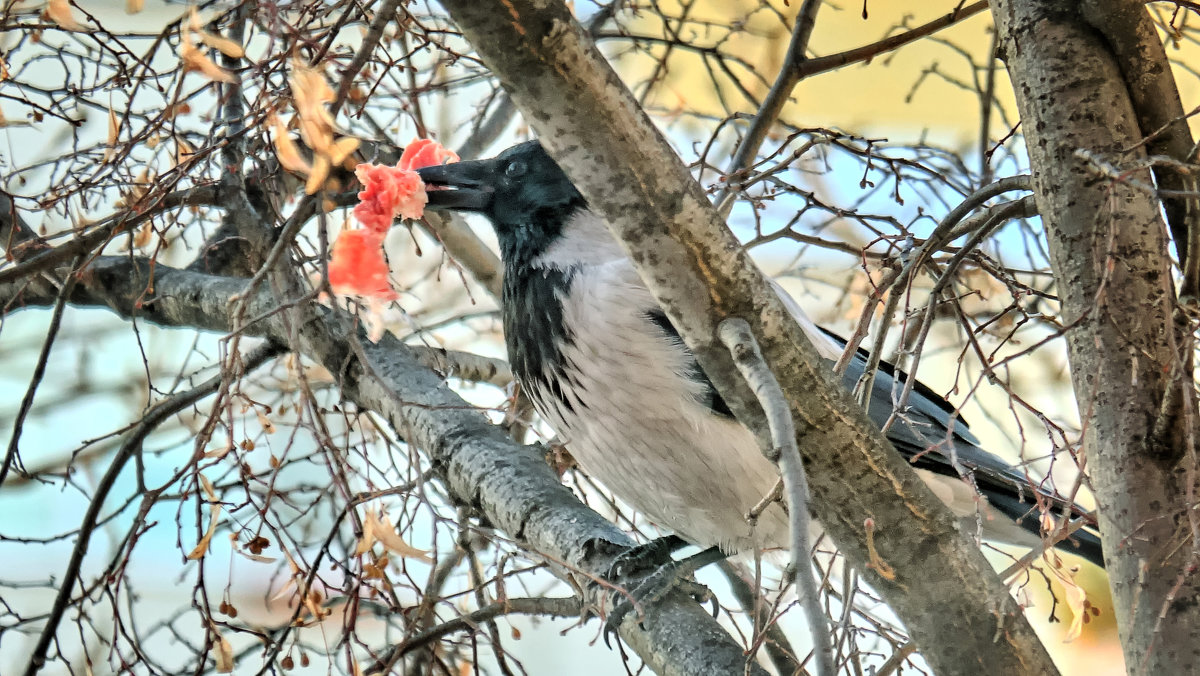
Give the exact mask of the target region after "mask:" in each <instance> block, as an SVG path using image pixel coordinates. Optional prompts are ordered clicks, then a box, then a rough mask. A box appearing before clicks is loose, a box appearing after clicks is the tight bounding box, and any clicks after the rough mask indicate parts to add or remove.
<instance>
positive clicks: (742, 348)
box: [717, 317, 836, 676]
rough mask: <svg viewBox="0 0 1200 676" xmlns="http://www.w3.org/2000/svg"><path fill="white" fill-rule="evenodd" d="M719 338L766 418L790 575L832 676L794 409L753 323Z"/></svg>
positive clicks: (766, 445) (728, 325)
mask: <svg viewBox="0 0 1200 676" xmlns="http://www.w3.org/2000/svg"><path fill="white" fill-rule="evenodd" d="M717 334H718V335H719V336H720V338H721V342H722V343H724V345H725V347H727V348H729V352H730V354H732V355H733V360H734V363H735V364H736V365H737V368H738V371H739V372H740V373H741V374H742V377H743V378H745V379H746V382H747V383H748V384H749V385H750V388H751V389H752V390H753V391H754V395H755V397H757V398H758V403H759V405H761V406H762V409H763V413H764V414H765V415H766V419H767V426H768V430H766V434H765V435H763V434H758V435H757V436H759V443H760V444H761V445H762V446H763V449H764V454H765V455H766V456H767V457H768V458H769V459H770V460H771V461H772V462H775V463H777V464H778V465H779V471H780V474H781V475H782V476H783V484H784V487H785V490H786V492H787V504H788V508H789V510H788V525H789V527H790V530H791V548H792V560H791V562H790V563H789V564H788V572H789V573H790V574H791V575H793V576H795V577H796V580H797V585H798V586H799V587H800V605H801V606H802V607H803V608H804V615H805V616H806V617H807V618H808V630H809V632H810V633H811V634H812V642H813V652H814V654H815V655H816V662H817V673H818V674H819V675H820V676H833V674H834V673H836V672H835V671H834V663H833V646H832V644H831V643H830V634H831V633H832V630H831V629H830V627H829V620H828V618H827V617H826V616H825V613H824V611H822V610H821V597H820V590H819V588H818V587H817V576H816V571H815V570H814V569H813V562H812V555H811V554H810V552H811V551H812V542H810V541H809V537H808V534H809V521H810V517H809V515H808V478H807V477H806V476H805V473H804V463H803V462H802V461H801V459H800V449H799V447H797V446H796V430H795V425H794V423H793V421H792V411H791V408H790V407H789V405H788V401H787V398H786V397H785V396H784V394H783V390H782V389H781V388H780V387H779V381H778V380H776V379H775V374H773V373H771V369H770V367H769V366H767V362H766V360H765V359H764V358H763V355H762V351H761V350H760V349H759V348H758V341H757V340H755V338H754V333H753V332H752V331H751V330H750V324H748V323H747V322H746V320H744V319H740V318H736V317H733V318H729V319H726V320H724V321H722V322H721V323H720V325H719V326H718V327H717ZM758 432H762V430H759V431H758ZM764 437H765V438H764Z"/></svg>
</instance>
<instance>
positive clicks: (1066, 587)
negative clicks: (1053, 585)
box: [1043, 552, 1088, 643]
mask: <svg viewBox="0 0 1200 676" xmlns="http://www.w3.org/2000/svg"><path fill="white" fill-rule="evenodd" d="M1043 557H1044V558H1045V560H1046V563H1047V564H1048V565H1049V567H1050V572H1051V573H1052V574H1053V575H1054V577H1055V579H1057V580H1058V582H1059V584H1061V585H1062V587H1063V594H1064V596H1066V602H1067V607H1068V608H1070V609H1071V614H1072V615H1073V616H1074V617H1073V619H1072V620H1071V626H1070V627H1069V628H1068V629H1067V635H1066V637H1065V638H1063V642H1064V643H1070V642H1071V641H1074V640H1075V639H1077V638H1079V635H1080V634H1082V633H1083V623H1084V622H1085V621H1086V618H1088V598H1087V592H1086V591H1084V589H1083V587H1080V586H1079V584H1078V583H1077V582H1075V573H1076V572H1077V571H1076V570H1073V569H1072V570H1068V569H1067V568H1066V566H1065V565H1064V564H1063V562H1062V559H1060V558H1059V557H1058V555H1057V554H1055V553H1054V552H1047V553H1046V554H1044V555H1043Z"/></svg>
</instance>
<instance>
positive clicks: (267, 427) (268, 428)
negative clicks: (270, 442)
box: [254, 409, 275, 434]
mask: <svg viewBox="0 0 1200 676" xmlns="http://www.w3.org/2000/svg"><path fill="white" fill-rule="evenodd" d="M254 414H255V415H257V416H258V424H259V425H262V428H263V431H264V432H266V433H267V434H275V423H273V422H271V419H270V418H268V417H267V416H266V414H265V413H263V412H262V411H259V410H257V409H255V411H254Z"/></svg>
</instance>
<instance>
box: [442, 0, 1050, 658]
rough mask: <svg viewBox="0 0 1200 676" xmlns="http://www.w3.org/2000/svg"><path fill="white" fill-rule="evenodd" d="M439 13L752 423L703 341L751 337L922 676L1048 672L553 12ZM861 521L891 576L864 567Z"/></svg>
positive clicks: (600, 65) (828, 501)
mask: <svg viewBox="0 0 1200 676" xmlns="http://www.w3.org/2000/svg"><path fill="white" fill-rule="evenodd" d="M443 5H444V6H445V7H446V8H447V9H448V10H449V11H450V13H451V15H452V16H453V17H454V19H455V21H456V22H457V23H458V25H459V27H460V28H461V30H462V31H463V34H464V35H465V36H466V38H467V39H468V40H469V41H470V42H471V44H472V46H474V47H475V49H476V51H477V52H478V53H479V55H480V56H481V58H482V59H483V60H484V61H485V63H487V65H488V66H489V67H490V68H491V69H492V70H493V72H494V73H495V74H496V76H497V77H498V78H499V80H500V82H501V83H502V84H503V85H504V87H505V89H506V90H507V91H508V92H509V94H510V96H512V98H513V100H514V101H515V102H516V103H517V105H518V107H519V108H520V109H521V110H522V112H523V113H524V114H525V117H526V119H527V120H528V121H529V123H530V124H531V126H532V127H533V128H534V129H535V130H536V131H537V132H538V135H539V136H540V137H541V139H542V142H543V144H544V145H545V146H546V147H547V149H548V150H549V151H550V153H551V155H553V156H554V157H555V158H556V159H557V160H558V161H559V162H560V164H562V165H563V166H564V168H565V169H566V170H567V172H568V174H570V175H571V177H572V178H573V179H574V180H575V182H576V185H577V186H578V187H579V189H580V190H581V191H582V192H583V194H584V196H585V197H587V199H588V201H589V204H590V205H591V207H592V208H593V209H595V210H596V211H598V212H600V213H601V214H603V215H604V216H605V217H606V218H607V219H608V221H609V223H610V225H611V226H612V228H613V230H614V232H615V234H616V235H617V236H618V238H619V239H620V240H621V241H623V242H624V244H625V245H626V247H627V248H628V250H629V252H630V254H631V256H632V257H633V260H634V262H635V264H636V265H637V267H638V270H639V272H640V273H641V275H642V277H643V279H644V280H645V281H646V283H647V284H648V285H649V287H650V289H651V291H652V292H653V293H654V295H655V298H656V299H657V300H658V301H659V302H660V303H661V304H662V306H663V308H664V309H665V311H666V312H667V314H668V316H669V317H670V319H671V321H672V322H673V323H674V324H675V325H676V326H677V327H679V328H680V330H681V332H682V333H683V335H684V337H685V339H686V340H687V342H688V345H689V346H690V347H691V348H692V349H693V350H694V351H695V352H696V354H697V355H698V357H699V359H700V361H701V364H702V365H703V367H704V368H705V370H706V372H707V373H708V374H709V375H710V377H712V379H713V380H714V382H715V383H716V384H717V386H718V388H719V389H720V391H721V393H722V395H723V396H725V397H726V400H727V401H729V402H730V403H731V405H732V406H733V408H734V410H735V412H736V413H737V414H738V416H739V418H741V419H742V420H744V421H747V422H749V423H750V424H751V425H752V426H757V425H761V424H762V422H761V411H758V410H757V407H756V404H755V402H754V398H753V396H752V394H751V393H750V392H749V390H748V388H747V387H746V386H745V384H744V383H743V382H742V381H741V379H740V377H739V376H738V374H737V371H736V370H735V368H734V366H733V364H732V361H731V359H730V356H729V354H728V353H727V351H726V350H725V349H724V348H723V347H722V345H721V343H720V342H719V340H718V338H717V331H716V326H717V325H718V324H719V323H720V322H721V321H722V320H723V319H726V318H728V317H742V318H744V319H746V320H748V321H749V322H750V324H751V325H752V326H753V327H754V330H755V334H756V337H757V339H758V341H759V343H760V344H761V345H762V347H763V351H764V353H765V356H766V358H767V361H768V363H769V364H770V365H771V367H772V369H773V370H774V372H775V373H776V375H777V376H778V377H779V380H780V381H781V383H782V384H783V387H784V390H785V393H786V394H787V395H788V397H789V400H790V402H791V405H792V413H793V416H794V417H795V419H796V422H797V431H798V442H799V446H800V448H801V449H803V451H804V454H805V455H804V459H805V461H806V465H807V468H808V471H809V477H810V480H811V488H812V493H813V504H812V505H811V508H812V509H813V511H814V512H815V513H816V515H817V516H818V517H819V518H820V519H821V521H822V522H823V523H824V525H825V527H826V528H827V529H828V531H829V532H830V534H831V535H832V537H833V539H834V541H835V542H836V543H837V544H838V546H839V547H840V548H841V549H842V550H843V552H844V553H845V554H846V556H847V558H848V559H849V560H850V561H851V562H852V563H853V564H855V565H856V566H859V567H860V568H861V569H862V570H864V571H865V574H866V575H867V578H868V579H869V581H870V583H871V585H872V586H873V587H874V588H875V589H877V590H879V592H880V593H882V595H883V596H884V598H885V599H886V600H887V602H888V603H889V605H890V606H891V607H892V608H893V609H894V610H895V611H896V613H897V614H898V615H899V616H900V618H901V619H902V620H903V621H904V623H905V625H906V627H907V628H908V630H909V631H910V632H911V635H912V637H913V639H914V641H915V642H916V643H917V645H918V646H919V648H920V650H921V652H922V654H923V655H924V657H925V658H926V659H927V660H928V661H929V663H930V664H931V665H932V666H933V668H934V670H935V671H937V672H938V673H940V674H956V673H962V674H978V673H1004V674H1025V673H1036V674H1047V673H1054V672H1055V669H1054V666H1053V664H1052V663H1051V661H1050V658H1049V656H1048V655H1047V653H1046V652H1045V649H1044V648H1043V647H1042V645H1041V644H1040V642H1039V641H1038V639H1037V638H1036V636H1035V635H1034V633H1033V631H1032V629H1030V627H1029V625H1028V623H1027V622H1026V621H1025V618H1024V616H1023V614H1022V612H1021V609H1020V608H1019V607H1017V605H1016V603H1014V602H1013V600H1012V599H1011V598H1010V597H1009V595H1008V593H1007V590H1006V589H1005V587H1004V585H1003V584H1001V583H1000V581H999V580H998V579H997V578H996V576H995V574H994V573H993V571H992V570H991V568H990V567H989V566H988V564H987V562H986V561H985V560H984V558H983V556H982V554H981V553H980V552H979V550H978V549H977V548H976V547H975V546H974V545H973V544H972V543H970V542H969V541H968V539H967V538H966V537H964V536H963V535H962V534H960V533H959V532H957V530H956V525H955V524H954V522H953V519H952V518H951V517H950V515H949V514H948V513H947V512H946V510H945V508H944V507H943V506H942V505H940V504H939V503H938V502H937V501H936V499H935V498H934V497H933V495H932V494H931V493H930V492H929V490H928V489H927V488H926V487H925V486H924V485H923V484H922V483H921V482H920V481H919V480H918V479H917V477H916V476H915V474H914V473H913V472H912V470H911V469H910V468H909V467H908V466H907V465H906V464H905V463H904V462H903V461H902V460H901V458H900V457H899V456H898V455H897V454H896V453H895V451H894V450H893V449H892V448H891V447H890V446H889V445H888V444H887V442H886V440H884V438H883V437H882V436H881V435H880V434H879V432H878V431H877V430H875V429H874V428H873V427H872V425H871V424H870V422H869V421H868V419H867V418H866V416H865V415H864V413H863V411H862V409H861V408H860V407H858V406H857V404H855V402H854V401H853V400H851V399H850V397H849V396H848V395H846V393H845V392H843V391H842V390H841V389H840V388H839V387H838V385H837V383H836V382H835V381H834V379H833V378H832V374H831V373H829V372H828V369H827V367H825V366H824V365H822V364H821V362H820V360H819V359H818V358H817V357H816V355H815V353H814V351H813V348H812V346H811V345H810V344H808V342H807V341H806V339H805V338H804V337H803V334H802V333H801V331H800V329H799V328H798V327H797V326H796V325H795V324H794V322H792V321H791V319H790V318H789V317H788V316H787V313H786V312H785V311H784V310H783V308H782V307H781V306H780V304H779V301H778V299H777V298H776V297H775V296H774V294H773V293H772V292H771V291H770V290H769V289H768V287H767V285H766V282H765V280H764V278H763V276H762V275H761V273H760V272H759V271H758V270H757V268H756V267H755V266H754V264H753V263H752V262H751V261H750V259H749V258H748V256H747V255H746V254H745V253H744V252H742V251H741V249H740V247H739V245H738V243H737V241H736V240H735V239H734V238H733V236H732V234H730V233H729V232H728V230H726V228H725V227H724V224H723V223H722V222H721V221H720V219H719V218H718V217H717V215H716V213H715V211H714V210H713V209H712V207H711V206H710V205H709V203H708V201H707V200H706V198H705V196H704V194H703V191H702V190H701V189H700V187H699V186H698V185H697V184H696V182H695V181H694V180H693V179H692V177H691V176H690V175H689V174H688V172H687V170H686V168H685V167H684V166H683V165H682V164H681V163H680V161H679V159H678V158H677V157H676V156H675V154H674V152H673V151H672V150H671V148H670V146H669V145H668V144H667V142H666V141H665V139H663V137H662V136H661V135H660V134H659V133H658V131H657V129H656V128H655V127H654V125H653V124H652V123H651V121H650V120H649V119H648V118H647V117H646V115H645V114H644V112H643V111H642V110H641V109H640V108H639V107H638V106H637V104H636V101H635V100H634V99H633V97H632V96H631V95H630V94H629V92H628V90H626V88H625V87H624V85H623V84H622V83H621V82H620V80H619V79H618V78H617V76H616V74H615V73H614V72H613V71H612V70H611V68H610V67H609V65H608V64H607V62H606V61H605V60H604V59H603V57H602V56H601V55H600V54H599V53H598V52H597V51H596V49H595V47H594V45H593V44H592V42H591V40H590V39H589V38H588V37H587V35H586V34H585V32H584V31H583V30H582V29H581V28H580V27H579V26H578V25H577V24H576V23H575V21H574V20H573V19H572V17H571V16H570V14H569V12H568V11H567V9H566V7H565V6H564V5H563V4H562V3H560V2H555V1H537V0H512V1H510V2H506V3H505V4H504V6H503V7H497V6H496V5H494V4H491V3H479V2H475V1H474V0H450V1H447V2H444V3H443ZM867 521H873V523H874V528H875V530H874V534H873V539H874V546H875V548H876V550H877V552H878V554H879V556H880V557H881V558H882V561H883V562H885V563H886V564H887V565H888V566H890V567H891V568H892V569H894V571H895V575H894V577H891V578H889V577H885V576H883V575H880V574H879V573H878V572H877V570H878V568H873V567H871V564H872V561H871V559H870V557H869V556H868V548H867V538H868V533H867V529H866V526H865V523H866V522H867ZM934 608H936V609H937V610H936V612H930V610H931V609H934Z"/></svg>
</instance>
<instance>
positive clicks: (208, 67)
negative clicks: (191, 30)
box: [179, 38, 234, 82]
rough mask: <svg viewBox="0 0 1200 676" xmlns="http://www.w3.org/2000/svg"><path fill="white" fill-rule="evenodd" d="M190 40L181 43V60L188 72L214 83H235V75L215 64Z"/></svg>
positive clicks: (184, 39) (186, 39)
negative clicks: (197, 74) (195, 73)
mask: <svg viewBox="0 0 1200 676" xmlns="http://www.w3.org/2000/svg"><path fill="white" fill-rule="evenodd" d="M189 40H190V38H182V39H180V41H179V58H180V60H181V61H183V69H184V71H186V72H189V73H190V72H197V73H200V74H201V75H203V76H204V77H206V78H208V79H210V80H212V81H213V82H233V81H234V77H233V74H232V73H230V72H229V71H227V70H225V69H224V68H222V67H220V66H218V65H217V64H215V63H213V60H212V59H210V58H208V55H207V54H205V53H204V52H202V51H200V49H199V48H197V47H196V45H194V44H192V43H191V42H190V41H189Z"/></svg>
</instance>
